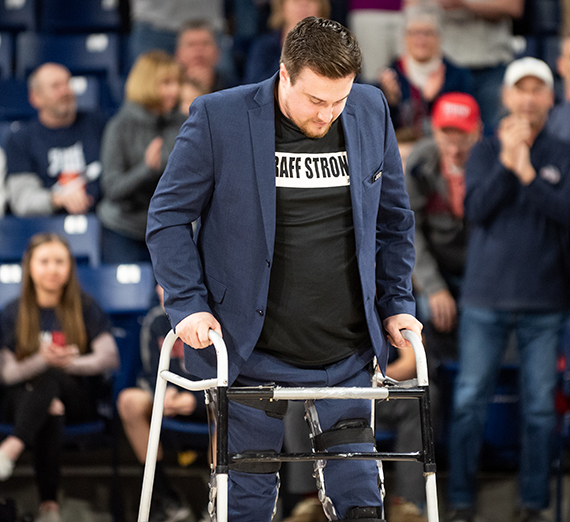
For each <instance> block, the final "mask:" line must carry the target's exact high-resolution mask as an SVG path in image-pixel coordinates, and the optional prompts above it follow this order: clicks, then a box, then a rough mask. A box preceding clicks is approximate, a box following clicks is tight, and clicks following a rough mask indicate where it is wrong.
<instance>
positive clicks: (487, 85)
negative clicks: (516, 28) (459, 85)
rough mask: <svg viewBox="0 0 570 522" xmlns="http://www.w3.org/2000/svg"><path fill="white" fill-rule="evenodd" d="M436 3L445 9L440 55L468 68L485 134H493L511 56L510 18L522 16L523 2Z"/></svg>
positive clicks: (451, 0) (467, 0)
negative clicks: (502, 86) (507, 65)
mask: <svg viewBox="0 0 570 522" xmlns="http://www.w3.org/2000/svg"><path fill="white" fill-rule="evenodd" d="M437 2H438V3H439V5H440V6H441V7H442V8H443V9H444V10H445V16H444V19H443V24H442V31H443V32H442V34H443V40H442V45H443V52H444V53H445V55H446V56H449V58H451V59H452V60H453V61H454V62H455V63H456V64H458V65H460V66H461V67H467V68H469V69H470V71H471V75H472V77H473V96H474V97H475V99H476V100H477V103H478V104H479V107H480V108H481V118H482V120H483V123H484V125H485V134H487V135H489V134H492V133H493V130H494V128H495V127H496V125H497V123H498V121H499V118H500V109H501V99H500V98H501V84H502V81H503V75H504V73H505V67H506V64H508V63H509V62H510V61H511V60H512V59H513V57H514V52H513V46H512V36H513V30H512V25H513V24H512V19H513V18H519V17H521V16H522V14H523V11H524V0H481V1H476V2H475V1H471V0H437Z"/></svg>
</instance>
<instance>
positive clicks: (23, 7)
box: [0, 0, 37, 32]
mask: <svg viewBox="0 0 570 522" xmlns="http://www.w3.org/2000/svg"><path fill="white" fill-rule="evenodd" d="M36 29H37V15H36V0H3V1H2V2H0V31H13V32H16V31H35V30H36Z"/></svg>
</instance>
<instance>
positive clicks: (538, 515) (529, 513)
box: [521, 509, 550, 522]
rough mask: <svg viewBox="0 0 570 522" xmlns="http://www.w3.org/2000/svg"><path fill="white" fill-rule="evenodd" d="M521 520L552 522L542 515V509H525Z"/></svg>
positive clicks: (524, 521)
mask: <svg viewBox="0 0 570 522" xmlns="http://www.w3.org/2000/svg"><path fill="white" fill-rule="evenodd" d="M521 522H550V520H549V519H548V518H546V517H544V516H542V512H541V511H540V509H523V510H522V511H521Z"/></svg>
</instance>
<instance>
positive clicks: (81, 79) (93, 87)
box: [70, 76, 101, 111]
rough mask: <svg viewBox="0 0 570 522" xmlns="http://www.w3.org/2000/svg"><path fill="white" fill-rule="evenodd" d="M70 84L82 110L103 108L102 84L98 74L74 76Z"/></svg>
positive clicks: (79, 108)
mask: <svg viewBox="0 0 570 522" xmlns="http://www.w3.org/2000/svg"><path fill="white" fill-rule="evenodd" d="M70 86H71V89H72V90H73V92H74V93H75V97H76V99H77V109H78V110H80V111H97V110H99V109H100V108H101V85H100V83H99V78H97V77H96V76H73V77H72V78H71V81H70Z"/></svg>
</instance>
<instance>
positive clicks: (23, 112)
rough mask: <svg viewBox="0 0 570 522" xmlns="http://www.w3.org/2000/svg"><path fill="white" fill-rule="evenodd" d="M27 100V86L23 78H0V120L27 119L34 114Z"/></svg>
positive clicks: (34, 111)
mask: <svg viewBox="0 0 570 522" xmlns="http://www.w3.org/2000/svg"><path fill="white" fill-rule="evenodd" d="M36 114H37V113H36V110H35V109H34V108H33V107H32V106H31V105H30V102H29V101H28V86H27V84H26V82H25V81H24V80H21V79H18V78H6V79H5V80H0V120H1V121H14V120H28V119H30V118H33V117H34V116H35V115H36Z"/></svg>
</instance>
